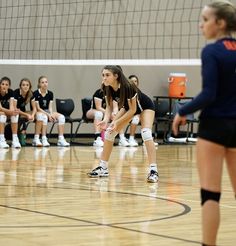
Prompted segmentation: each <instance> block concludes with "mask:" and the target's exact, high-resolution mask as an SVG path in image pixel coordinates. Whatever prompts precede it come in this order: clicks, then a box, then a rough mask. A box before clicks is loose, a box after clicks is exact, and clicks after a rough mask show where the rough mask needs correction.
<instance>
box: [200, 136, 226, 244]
mask: <svg viewBox="0 0 236 246" xmlns="http://www.w3.org/2000/svg"><path fill="white" fill-rule="evenodd" d="M224 156H225V148H224V147H223V146H221V145H218V144H215V143H213V142H210V141H207V140H204V139H201V138H199V139H198V141H197V166H198V172H199V178H200V186H201V204H202V231H203V243H204V244H206V245H215V244H216V237H217V231H218V228H219V224H220V209H219V199H220V194H221V176H222V167H223V159H224Z"/></svg>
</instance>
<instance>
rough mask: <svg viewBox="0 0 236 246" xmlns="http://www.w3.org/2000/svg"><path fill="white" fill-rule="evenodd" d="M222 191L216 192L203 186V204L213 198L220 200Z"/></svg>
mask: <svg viewBox="0 0 236 246" xmlns="http://www.w3.org/2000/svg"><path fill="white" fill-rule="evenodd" d="M220 195H221V193H220V192H214V191H209V190H205V189H202V188H201V200H202V201H201V205H202V206H203V205H204V203H205V202H206V201H208V200H213V201H216V202H219V201H220Z"/></svg>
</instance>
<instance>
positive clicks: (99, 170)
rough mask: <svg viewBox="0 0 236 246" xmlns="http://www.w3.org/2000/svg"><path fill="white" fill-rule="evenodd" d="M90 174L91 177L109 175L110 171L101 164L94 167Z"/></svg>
mask: <svg viewBox="0 0 236 246" xmlns="http://www.w3.org/2000/svg"><path fill="white" fill-rule="evenodd" d="M88 176H89V177H90V178H97V177H108V176H109V173H108V169H107V168H106V169H104V168H102V167H101V166H98V167H96V168H94V169H93V170H92V171H91V172H90V173H88Z"/></svg>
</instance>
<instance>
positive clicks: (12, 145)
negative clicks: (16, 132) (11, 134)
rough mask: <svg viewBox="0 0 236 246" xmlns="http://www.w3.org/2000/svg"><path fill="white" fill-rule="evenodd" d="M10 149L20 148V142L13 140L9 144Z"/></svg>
mask: <svg viewBox="0 0 236 246" xmlns="http://www.w3.org/2000/svg"><path fill="white" fill-rule="evenodd" d="M11 147H12V148H21V145H20V142H19V139H18V138H14V139H13V140H12V143H11Z"/></svg>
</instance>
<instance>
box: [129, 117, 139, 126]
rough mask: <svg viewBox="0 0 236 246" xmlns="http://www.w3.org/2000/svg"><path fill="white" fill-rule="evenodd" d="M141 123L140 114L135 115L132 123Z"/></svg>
mask: <svg viewBox="0 0 236 246" xmlns="http://www.w3.org/2000/svg"><path fill="white" fill-rule="evenodd" d="M138 123H139V116H138V115H135V116H134V117H133V119H132V121H131V124H134V125H138Z"/></svg>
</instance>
